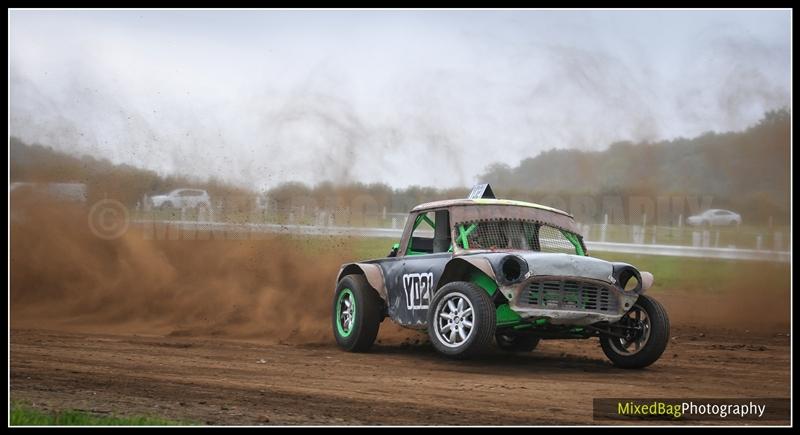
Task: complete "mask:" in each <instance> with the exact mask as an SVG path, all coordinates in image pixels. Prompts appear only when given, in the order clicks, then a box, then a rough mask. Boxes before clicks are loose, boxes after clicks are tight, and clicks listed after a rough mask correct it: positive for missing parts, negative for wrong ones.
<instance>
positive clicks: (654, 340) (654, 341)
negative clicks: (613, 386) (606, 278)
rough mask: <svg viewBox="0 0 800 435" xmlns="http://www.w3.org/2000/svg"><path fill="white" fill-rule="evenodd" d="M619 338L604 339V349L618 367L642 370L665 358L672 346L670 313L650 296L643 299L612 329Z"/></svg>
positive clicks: (601, 341) (601, 337)
mask: <svg viewBox="0 0 800 435" xmlns="http://www.w3.org/2000/svg"><path fill="white" fill-rule="evenodd" d="M611 330H612V331H613V332H615V333H617V334H618V335H619V336H612V335H602V336H600V346H601V347H602V348H603V352H604V353H605V354H606V356H607V357H608V359H610V360H611V362H612V363H614V365H616V366H617V367H622V368H626V369H639V368H643V367H647V366H649V365H650V364H653V363H654V362H656V360H658V358H660V357H661V354H662V353H664V350H665V349H666V348H667V343H668V342H669V318H668V317H667V311H666V310H665V309H664V307H663V306H662V305H661V304H660V303H659V302H658V301H657V300H655V299H653V298H651V297H650V296H647V295H641V296H639V299H638V300H637V301H636V304H634V306H633V308H631V309H630V311H628V312H627V313H625V315H624V316H623V317H622V318H621V319H620V320H619V321H618V322H616V323H614V324H612V325H611Z"/></svg>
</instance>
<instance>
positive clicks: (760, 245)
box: [756, 234, 762, 251]
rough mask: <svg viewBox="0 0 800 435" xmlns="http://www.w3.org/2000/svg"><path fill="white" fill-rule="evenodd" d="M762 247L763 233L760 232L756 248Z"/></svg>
mask: <svg viewBox="0 0 800 435" xmlns="http://www.w3.org/2000/svg"><path fill="white" fill-rule="evenodd" d="M761 247H762V238H761V234H759V235H757V236H756V250H757V251H760V250H761Z"/></svg>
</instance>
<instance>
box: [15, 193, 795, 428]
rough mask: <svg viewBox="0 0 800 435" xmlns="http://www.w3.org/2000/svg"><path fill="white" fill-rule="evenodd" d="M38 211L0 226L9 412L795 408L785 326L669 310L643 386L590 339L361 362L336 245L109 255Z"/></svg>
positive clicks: (319, 415)
mask: <svg viewBox="0 0 800 435" xmlns="http://www.w3.org/2000/svg"><path fill="white" fill-rule="evenodd" d="M48 204H49V203H48V202H42V201H37V200H35V199H34V198H13V197H12V213H11V257H10V263H11V264H10V269H11V286H10V287H11V288H10V305H11V306H10V310H11V327H12V330H11V332H10V336H11V361H10V365H11V398H12V400H19V401H22V402H26V403H32V404H33V405H34V406H36V407H39V408H42V409H67V408H70V409H85V410H89V411H91V412H95V413H101V414H102V413H116V414H123V415H141V414H144V415H154V416H161V417H166V418H174V419H179V420H191V421H194V422H199V423H213V424H360V423H364V424H367V423H375V424H551V423H562V424H570V423H592V420H591V399H592V398H593V397H619V396H633V397H648V396H656V397H788V396H789V339H788V337H787V335H786V333H787V332H788V329H789V328H788V325H785V326H775V327H771V330H763V328H762V329H759V330H757V331H756V330H754V331H752V332H751V331H746V330H743V329H742V328H741V327H740V326H739V325H741V323H740V322H737V321H736V319H734V318H730V319H729V317H733V316H728V315H723V316H720V317H718V318H717V317H708V319H715V320H713V321H712V322H694V321H692V320H691V319H693V318H695V317H696V316H697V315H698V314H701V313H702V309H700V311H698V309H699V308H698V307H701V308H702V307H714V305H713V304H714V302H715V301H714V298H713V297H711V299H708V298H709V297H710V296H707V297H706V298H707V299H704V300H702V301H701V300H699V299H692V298H690V297H686V298H684V297H680V298H676V297H673V298H671V299H670V298H667V299H668V300H666V301H665V305H666V306H667V308H668V310H669V312H670V314H671V316H673V325H674V329H673V340H672V341H671V344H670V347H668V349H667V351H666V353H665V355H664V356H663V357H662V359H661V360H659V362H657V363H656V364H655V365H654V366H652V367H651V368H649V369H646V370H641V371H624V370H619V369H616V368H613V367H612V366H610V364H609V363H608V362H607V361H606V360H605V357H604V355H603V354H602V351H601V350H600V349H599V347H598V344H597V341H596V340H588V341H550V342H544V343H543V344H542V345H541V346H540V349H538V350H537V351H535V352H533V353H532V354H529V355H508V354H500V353H495V354H492V355H489V356H487V357H485V358H482V359H479V360H475V361H469V362H454V361H450V360H446V359H444V358H442V357H440V356H438V355H437V354H436V353H435V352H434V351H433V350H432V348H431V347H430V346H429V345H428V344H427V343H425V337H424V336H422V335H420V334H418V333H414V332H410V331H406V330H401V329H400V328H399V327H397V326H395V325H393V324H392V323H391V321H388V320H387V321H385V322H384V323H383V325H382V329H381V334H380V336H379V345H378V346H377V347H376V349H375V350H374V351H373V352H371V353H368V354H350V353H345V352H340V351H339V350H338V349H337V348H336V347H335V346H334V345H333V343H332V342H333V340H332V337H331V333H330V325H329V322H330V320H329V319H330V317H329V309H330V303H331V300H330V296H331V293H332V287H333V284H334V283H333V281H334V279H335V275H336V272H337V270H338V267H339V266H340V264H341V263H342V262H344V261H346V260H348V259H350V258H352V257H353V254H352V249H351V247H350V246H348V244H347V243H345V244H344V245H341V244H340V245H338V246H320V245H319V244H316V245H315V244H303V243H307V242H301V241H300V240H297V239H286V238H276V237H267V238H262V239H246V240H218V239H215V238H213V237H212V238H211V239H208V240H168V239H156V240H154V239H152V238H147V237H145V236H144V235H143V234H141V233H139V232H137V231H136V230H131V231H129V232H128V233H126V234H125V235H124V236H123V237H122V238H120V239H116V240H111V241H108V240H102V239H99V238H97V237H95V236H94V235H93V234H92V233H91V232H90V231H89V228H88V225H87V215H86V210H84V209H82V208H80V207H74V206H66V205H48ZM55 217H57V218H55ZM200 238H202V236H201V237H200ZM331 243H333V241H331ZM337 243H339V242H337ZM323 245H324V243H323ZM332 248H335V249H332ZM785 294H786V295H787V296H788V293H785ZM742 303H745V304H749V303H750V301H749V300H743V301H742ZM787 303H788V297H787ZM739 305H741V304H739ZM784 308H785V307H784ZM687 313H689V314H687ZM766 314H767V315H768V314H769V313H766ZM701 318H702V316H701ZM739 320H740V319H739ZM733 328H736V329H733ZM260 360H263V361H264V363H259V361H260Z"/></svg>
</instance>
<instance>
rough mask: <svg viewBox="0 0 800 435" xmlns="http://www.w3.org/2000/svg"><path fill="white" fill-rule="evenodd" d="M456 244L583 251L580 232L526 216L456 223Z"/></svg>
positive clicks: (481, 246) (567, 251)
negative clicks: (575, 232)
mask: <svg viewBox="0 0 800 435" xmlns="http://www.w3.org/2000/svg"><path fill="white" fill-rule="evenodd" d="M455 232H456V237H457V239H456V240H457V245H459V247H461V248H463V249H489V250H495V249H501V250H502V249H514V250H526V251H539V252H559V253H565V254H579V255H583V254H584V252H585V249H584V248H583V241H582V238H581V237H580V236H579V235H576V234H574V233H570V232H568V231H565V230H561V229H558V228H555V227H551V226H548V225H546V224H543V223H541V222H536V221H525V220H507V219H502V220H501V219H498V220H480V221H467V222H462V223H459V224H457V225H456V227H455Z"/></svg>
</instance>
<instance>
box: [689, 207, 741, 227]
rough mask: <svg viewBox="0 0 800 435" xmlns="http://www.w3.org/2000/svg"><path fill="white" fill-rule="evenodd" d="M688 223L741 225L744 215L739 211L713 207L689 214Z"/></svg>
mask: <svg viewBox="0 0 800 435" xmlns="http://www.w3.org/2000/svg"><path fill="white" fill-rule="evenodd" d="M686 223H687V224H689V225H702V226H711V225H739V224H741V223H742V217H741V216H740V215H739V214H738V213H734V212H732V211H730V210H722V209H718V208H712V209H710V210H706V211H704V212H702V213H700V214H696V215H694V216H689V217H688V218H686Z"/></svg>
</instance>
